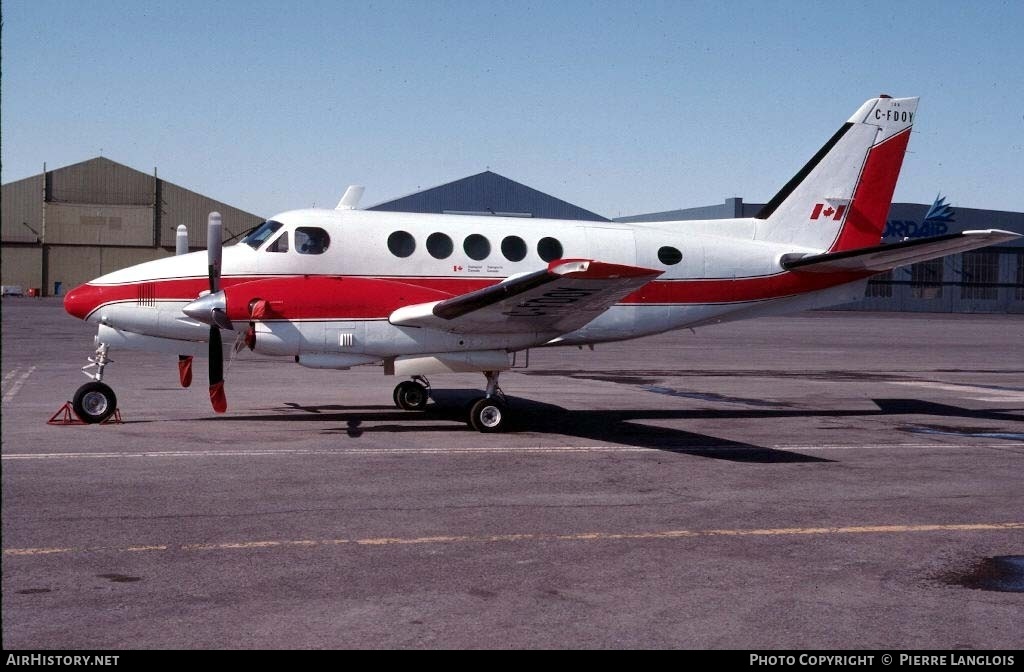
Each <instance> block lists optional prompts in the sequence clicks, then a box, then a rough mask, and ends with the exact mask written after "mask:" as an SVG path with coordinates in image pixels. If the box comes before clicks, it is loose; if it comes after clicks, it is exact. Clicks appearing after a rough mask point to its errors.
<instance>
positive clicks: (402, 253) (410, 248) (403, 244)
mask: <svg viewBox="0 0 1024 672" xmlns="http://www.w3.org/2000/svg"><path fill="white" fill-rule="evenodd" d="M388 249H389V250H391V254H393V255H395V256H396V257H408V256H409V255H410V254H412V253H413V252H415V251H416V239H415V238H413V237H412V234H411V233H409V232H408V231H395V232H394V233H392V234H391V235H390V236H388Z"/></svg>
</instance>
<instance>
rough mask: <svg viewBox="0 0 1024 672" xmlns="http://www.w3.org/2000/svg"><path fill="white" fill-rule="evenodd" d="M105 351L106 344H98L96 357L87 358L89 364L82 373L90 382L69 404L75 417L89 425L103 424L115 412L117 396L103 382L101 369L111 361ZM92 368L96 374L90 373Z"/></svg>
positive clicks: (106, 348)
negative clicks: (73, 410)
mask: <svg viewBox="0 0 1024 672" xmlns="http://www.w3.org/2000/svg"><path fill="white" fill-rule="evenodd" d="M107 350H108V346H107V344H106V343H100V344H99V346H98V347H97V348H96V355H95V356H94V357H89V363H88V364H86V365H85V366H83V367H82V373H84V374H85V375H86V376H88V377H89V378H91V379H92V380H91V381H90V382H88V383H86V384H85V385H82V386H81V387H80V388H78V390H77V391H76V392H75V396H74V399H73V401H72V402H71V406H72V408H74V409H75V415H77V416H78V417H79V418H80V419H81V420H82V421H83V422H85V423H87V424H90V425H92V424H96V423H99V422H103V421H104V420H106V419H107V418H109V417H110V416H112V415H113V414H114V412H115V411H117V395H115V394H114V390H112V389H110V386H109V385H107V384H106V383H104V382H103V369H104V368H105V367H106V366H107V364H109V363H110V362H111V361H112V360H111V359H110V358H109V357H108V356H107ZM93 368H95V369H96V373H90V371H89V369H93Z"/></svg>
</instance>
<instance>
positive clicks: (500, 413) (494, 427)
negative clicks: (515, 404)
mask: <svg viewBox="0 0 1024 672" xmlns="http://www.w3.org/2000/svg"><path fill="white" fill-rule="evenodd" d="M508 415H509V414H508V407H507V406H505V404H503V403H501V402H500V401H498V400H497V399H496V398H494V397H491V398H487V397H485V398H483V399H478V400H477V401H476V402H474V404H473V406H472V407H471V408H470V409H469V426H470V427H472V428H473V429H475V430H476V431H478V432H483V433H484V434H492V433H497V432H503V431H505V428H506V427H507V426H508Z"/></svg>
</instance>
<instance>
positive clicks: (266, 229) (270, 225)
mask: <svg viewBox="0 0 1024 672" xmlns="http://www.w3.org/2000/svg"><path fill="white" fill-rule="evenodd" d="M282 226H284V225H283V224H281V222H275V221H274V220H272V219H268V220H267V221H265V222H263V223H262V224H260V225H259V226H257V227H256V229H255V230H254V231H253V232H252V233H250V234H249V235H248V236H246V237H245V238H242V242H243V243H245V244H246V245H248V246H249V247H251V248H252V249H254V250H255V249H259V246H260V245H262V244H263V243H265V242H267V241H268V240H270V237H271V236H272V235H274V232H275V231H277V230H278V229H280V228H281V227H282Z"/></svg>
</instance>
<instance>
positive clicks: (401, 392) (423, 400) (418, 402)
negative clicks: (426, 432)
mask: <svg viewBox="0 0 1024 672" xmlns="http://www.w3.org/2000/svg"><path fill="white" fill-rule="evenodd" d="M391 396H392V398H393V399H394V400H395V406H398V407H399V408H400V409H402V410H403V411H422V410H423V409H425V408H426V407H427V399H429V398H430V381H428V380H427V379H426V378H424V377H423V376H413V377H412V380H405V381H402V382H401V383H399V384H398V385H395V391H394V392H393V393H392V395H391Z"/></svg>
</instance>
